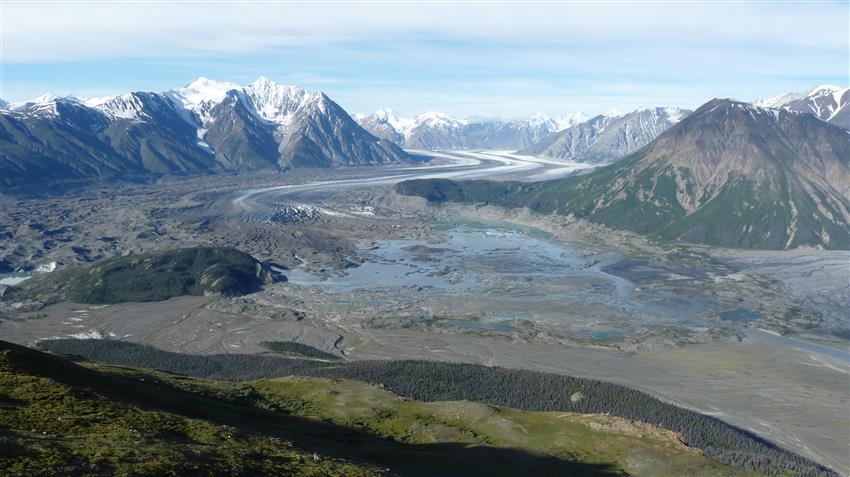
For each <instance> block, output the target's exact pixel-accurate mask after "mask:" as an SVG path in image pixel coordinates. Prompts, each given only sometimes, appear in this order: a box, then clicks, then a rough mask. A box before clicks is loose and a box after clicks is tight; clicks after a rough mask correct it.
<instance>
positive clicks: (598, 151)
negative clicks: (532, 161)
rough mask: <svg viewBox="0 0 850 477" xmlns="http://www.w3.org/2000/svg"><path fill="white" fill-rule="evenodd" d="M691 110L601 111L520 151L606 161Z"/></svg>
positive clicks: (637, 146) (635, 147) (646, 140)
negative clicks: (623, 112) (624, 112)
mask: <svg viewBox="0 0 850 477" xmlns="http://www.w3.org/2000/svg"><path fill="white" fill-rule="evenodd" d="M690 113H691V111H689V110H686V109H680V108H675V107H664V108H648V109H638V110H636V111H632V112H630V113H626V114H622V113H618V112H614V113H607V114H600V115H598V116H595V117H593V118H590V119H589V120H587V121H584V122H581V123H579V124H575V125H573V126H571V127H569V128H566V129H564V130H562V131H560V132H557V133H555V134H552V135H550V136H549V137H547V138H545V139H543V140H542V141H540V142H538V143H536V144H533V145H531V146H529V147H527V148H525V149H523V150H521V151H520V153H521V154H527V155H530V156H545V157H550V158H555V159H563V160H567V161H571V162H586V163H597V164H598V163H606V162H613V161H616V160H617V159H620V158H621V157H624V156H626V155H628V154H630V153H632V152H634V151H636V150H638V149H640V148H641V147H643V146H645V145H647V144H649V143H650V142H651V141H652V140H653V139H655V138H656V137H658V135H659V134H661V133H662V132H664V131H666V130H667V129H668V128H669V127H670V126H672V125H674V124H676V123H677V122H679V121H680V120H681V119H682V118H684V117H685V116H687V115H688V114H690Z"/></svg>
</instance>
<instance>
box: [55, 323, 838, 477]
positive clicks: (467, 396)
mask: <svg viewBox="0 0 850 477" xmlns="http://www.w3.org/2000/svg"><path fill="white" fill-rule="evenodd" d="M38 346H40V347H44V348H46V349H49V350H51V351H54V352H59V353H67V354H70V355H74V356H83V357H85V358H87V359H92V360H95V361H102V362H107V363H111V364H116V365H133V366H141V367H146V368H153V369H159V370H162V371H167V372H172V373H180V374H188V375H191V376H196V377H205V378H215V379H233V380H247V379H254V380H256V379H265V378H273V377H277V376H292V375H294V376H303V377H313V378H328V379H334V380H338V379H345V380H355V381H361V382H364V383H369V384H372V385H376V386H379V387H381V388H383V389H385V390H386V391H390V392H392V393H394V394H397V395H400V396H403V397H404V398H407V399H415V400H417V401H424V402H435V403H439V402H444V401H471V402H477V403H482V404H486V405H489V406H495V407H510V408H515V409H517V410H523V411H531V412H549V413H576V414H583V415H586V414H604V415H607V416H609V417H617V418H620V421H619V422H621V423H623V424H625V423H627V422H631V423H632V424H635V423H644V424H647V425H649V426H651V427H655V428H657V429H658V430H662V429H666V430H668V431H672V432H673V433H675V436H676V439H677V440H680V441H681V442H684V443H686V444H687V445H688V446H689V447H690V449H691V451H693V450H695V449H698V450H699V451H700V452H701V453H702V454H703V455H704V456H709V457H711V458H712V459H715V460H718V461H720V462H725V463H727V464H731V465H734V466H735V467H737V468H740V469H751V470H756V471H759V472H764V473H765V474H769V475H788V474H793V475H812V476H818V475H822V476H832V475H834V474H833V473H831V472H829V471H828V470H826V469H824V468H822V467H821V466H819V465H817V464H815V463H813V462H811V461H809V460H807V459H805V458H802V457H800V456H797V455H795V454H793V453H790V452H788V451H785V450H783V449H781V448H777V447H776V446H774V445H772V444H770V443H768V442H766V441H764V440H762V439H760V438H759V437H757V436H755V435H753V434H751V433H749V432H747V431H744V430H741V429H738V428H735V427H733V426H730V425H728V424H726V423H724V422H723V421H720V420H718V419H716V418H713V417H711V416H706V415H703V414H699V413H697V412H694V411H691V410H688V409H684V408H680V407H676V406H674V405H672V404H668V403H665V402H662V401H660V400H658V399H656V398H653V397H651V396H649V395H647V394H645V393H643V392H640V391H637V390H634V389H629V388H626V387H624V386H619V385H616V384H610V383H605V382H601V381H597V380H594V379H585V378H575V377H571V376H564V375H559V374H552V373H544V372H536V371H525V370H515V369H504V368H498V367H488V366H482V365H475V364H461V363H443V362H431V361H354V362H348V363H345V362H342V363H340V362H327V361H317V360H303V359H292V358H285V357H281V356H274V355H240V354H227V355H203V356H195V355H186V354H178V353H170V352H166V351H162V350H158V349H156V348H152V347H150V346H144V345H139V344H133V343H127V342H121V341H113V340H75V339H56V340H46V341H41V342H39V343H38ZM331 394H333V393H331ZM337 402H338V404H339V405H341V406H343V408H342V409H341V410H340V411H339V412H346V411H347V410H348V409H349V406H352V407H357V406H358V405H357V404H356V402H357V401H353V400H351V399H348V398H346V399H340V400H339V401H337ZM311 409H312V408H311ZM373 415H374V416H375V418H376V419H378V420H379V422H380V421H381V420H382V419H384V418H385V417H386V416H385V414H382V413H381V412H375V414H373ZM458 417H459V418H464V417H465V415H464V414H461V415H459V416H458ZM426 419H427V417H426ZM560 419H563V418H560ZM436 422H438V423H445V421H444V420H437V421H436ZM388 424H389V423H388ZM411 425H412V426H414V427H413V428H412V429H419V426H418V424H417V423H413V424H411ZM400 432H402V434H403V435H410V431H409V430H408V431H400ZM525 435H527V436H529V437H531V435H529V434H525ZM539 438H540V440H539V441H536V442H560V443H562V444H559V445H565V444H563V442H572V441H570V440H569V439H566V440H563V439H561V440H556V441H552V440H551V439H552V438H553V436H549V435H547V434H545V433H543V434H541V435H540V436H539ZM590 443H592V444H593V450H589V449H587V448H581V449H573V450H567V449H563V448H562V450H561V451H562V453H561V454H557V455H561V456H563V455H570V456H575V455H583V454H586V455H593V454H595V453H598V452H599V449H600V447H599V446H598V444H597V443H593V442H590ZM521 447H525V448H528V446H527V445H526V444H523V445H522V446H521ZM615 454H618V455H621V456H626V457H623V458H627V459H630V458H631V457H632V456H631V455H628V452H626V453H625V454H624V453H622V451H616V452H615ZM670 459H674V457H673V456H672V455H671V456H670V457H669V458H668V459H664V462H669V461H670ZM685 460H686V461H687V459H685ZM580 461H581V462H588V460H580ZM591 461H592V462H608V463H611V462H612V461H611V460H610V459H609V460H604V459H603V460H599V459H595V460H591ZM615 461H616V462H618V464H616V465H617V466H619V467H618V468H621V469H622V468H624V469H626V472H628V473H630V474H632V475H635V473H636V474H637V475H641V473H642V472H643V471H636V470H635V469H636V468H635V467H629V464H622V460H621V458H618V459H615ZM638 461H646V459H642V458H641V459H638ZM630 462H631V461H630ZM703 463H704V464H705V465H708V466H709V468H710V469H706V468H705V467H704V465H703V464H698V463H695V462H691V464H690V468H692V469H693V470H687V471H686V470H684V467H682V468H679V469H678V470H676V469H672V468H668V469H667V470H662V467H663V466H662V467H659V465H660V463H659V462H657V461H656V460H655V459H649V462H648V463H647V465H648V467H645V468H644V470H646V472H647V473H648V474H649V475H705V474H706V473H707V475H715V471H716V470H717V469H719V468H718V467H715V466H714V465H711V464H707V463H705V461H703ZM649 469H654V470H649ZM792 470H793V471H794V472H791V471H792ZM730 472H731V471H730ZM507 475H513V474H511V473H510V472H508V473H507ZM730 475H735V473H734V472H732V473H731V474H730Z"/></svg>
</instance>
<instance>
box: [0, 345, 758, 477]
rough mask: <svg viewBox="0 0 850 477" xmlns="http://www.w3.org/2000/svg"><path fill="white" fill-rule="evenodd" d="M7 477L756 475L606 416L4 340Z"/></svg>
mask: <svg viewBox="0 0 850 477" xmlns="http://www.w3.org/2000/svg"><path fill="white" fill-rule="evenodd" d="M0 410H2V412H0V469H4V471H3V472H4V475H10V476H32V475H56V476H59V475H62V476H65V475H92V476H95V475H122V476H123V475H126V476H131V475H132V476H148V475H149V476H162V475H175V476H177V475H210V476H212V475H246V476H248V475H252V476H253V475H287V476H319V475H339V476H371V475H433V476H452V475H457V476H461V475H463V476H467V475H473V476H474V475H482V476H484V475H486V476H491V475H571V476H572V475H574V476H595V475H599V476H625V475H694V476H755V475H760V474H756V473H754V472H747V471H741V470H738V469H735V468H733V467H730V466H727V465H724V464H720V463H718V462H716V461H714V460H712V459H710V458H708V457H706V456H704V455H702V454H701V453H700V452H699V451H697V450H695V449H693V448H689V447H687V446H685V445H684V444H683V443H682V442H681V440H680V438H679V436H678V435H676V434H674V433H672V432H669V431H666V430H663V429H660V428H658V427H655V426H649V425H645V424H641V423H636V422H632V421H628V420H625V419H621V418H617V417H613V416H606V415H582V414H575V413H563V412H528V411H521V410H517V409H511V408H507V407H502V406H492V405H487V404H479V403H472V402H458V401H454V402H435V403H424V402H420V401H414V400H409V399H404V398H402V397H400V396H398V395H396V394H394V393H392V392H390V391H388V390H386V389H382V388H380V387H378V386H374V385H370V384H367V383H363V382H357V381H351V380H341V379H328V378H307V377H292V376H290V377H281V378H272V379H261V380H255V381H245V382H229V381H210V380H203V379H197V378H189V377H184V376H179V375H174V374H169V373H163V372H157V371H150V370H141V369H135V368H126V367H118V366H112V365H105V364H100V363H95V362H81V363H74V362H71V361H68V360H66V359H64V358H61V357H58V356H55V355H51V354H47V353H44V352H40V351H36V350H32V349H29V348H24V347H21V346H17V345H13V344H10V343H6V342H2V341H0Z"/></svg>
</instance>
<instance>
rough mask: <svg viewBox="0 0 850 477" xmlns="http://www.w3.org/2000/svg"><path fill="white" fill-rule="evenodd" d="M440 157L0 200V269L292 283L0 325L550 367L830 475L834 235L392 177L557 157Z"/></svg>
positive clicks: (468, 174) (457, 173)
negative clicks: (766, 248) (148, 258)
mask: <svg viewBox="0 0 850 477" xmlns="http://www.w3.org/2000/svg"><path fill="white" fill-rule="evenodd" d="M443 156H444V157H443V159H442V160H443V161H445V163H444V164H442V165H441V164H435V165H434V166H431V167H430V168H428V169H420V170H415V169H409V168H397V169H352V170H348V171H344V172H335V173H331V172H316V171H298V172H296V173H294V174H291V175H282V176H268V175H262V174H255V175H246V176H236V177H213V178H197V179H192V180H186V181H180V182H167V183H163V184H158V185H152V186H135V187H131V188H128V189H126V190H118V189H113V190H110V189H105V190H98V191H94V192H92V191H84V192H81V193H78V194H74V195H72V196H69V197H63V198H50V199H45V200H17V199H11V198H0V206H2V207H0V224H4V225H2V226H0V234H3V236H4V237H6V238H7V239H4V240H2V241H0V260H2V262H0V266H3V265H6V266H7V267H10V268H16V267H20V266H36V265H39V264H49V263H50V262H53V261H56V262H58V263H59V266H60V267H63V266H70V265H72V264H74V263H79V262H85V261H89V260H94V259H98V258H105V257H109V256H114V255H117V254H122V253H127V252H139V251H143V250H150V249H162V248H174V247H181V246H188V245H228V246H234V247H237V248H239V249H240V250H243V251H246V252H250V253H252V254H253V255H254V256H255V257H257V258H259V259H262V260H267V261H271V262H273V263H275V264H276V265H277V266H278V267H280V268H281V269H284V270H285V273H286V274H287V275H288V276H289V278H290V281H289V282H287V283H279V284H275V285H272V286H270V287H267V289H266V290H264V291H262V292H260V293H256V294H252V295H249V296H246V297H243V298H233V299H224V298H212V297H183V298H175V299H171V300H168V301H165V302H156V303H130V304H118V305H110V306H91V305H75V304H68V303H61V304H57V305H52V306H49V307H46V308H43V309H41V310H37V311H31V312H26V311H24V310H20V311H15V310H9V309H8V308H7V309H5V310H3V311H2V315H0V336H2V337H3V339H6V340H10V341H13V342H17V343H22V344H31V343H33V342H35V341H38V340H39V339H44V338H51V337H68V336H76V337H89V338H105V337H111V338H116V339H122V340H127V341H133V342H140V343H147V344H152V345H154V346H157V347H159V348H162V349H166V350H171V351H178V352H185V353H201V354H206V353H256V352H262V351H264V349H263V348H261V347H260V345H259V343H260V342H262V341H268V340H269V339H271V338H274V339H275V340H281V341H284V340H291V341H297V342H301V343H305V344H309V345H312V346H315V347H317V348H320V349H323V350H325V351H328V352H331V353H335V354H339V355H344V356H346V357H347V358H349V359H367V358H382V359H384V358H389V359H397V358H417V359H419V358H422V359H440V360H449V361H467V362H475V363H484V364H493V365H499V366H505V367H512V368H526V369H537V370H547V371H557V372H561V373H565V374H570V375H576V376H586V377H593V378H597V379H601V380H606V381H612V382H617V383H621V384H625V385H628V386H630V387H635V388H638V389H641V390H644V391H647V392H649V393H651V394H653V395H655V396H658V397H661V398H663V399H666V400H669V401H671V402H675V403H678V404H681V405H684V406H687V407H690V408H693V409H697V410H700V411H702V412H705V413H709V414H712V415H716V416H717V417H719V418H721V419H723V420H725V421H728V422H730V423H732V424H734V425H737V426H740V427H743V428H747V429H751V430H753V431H754V432H756V433H757V434H759V435H762V436H764V437H766V438H768V439H770V440H772V441H774V442H777V443H779V444H781V445H783V446H784V447H787V448H789V449H792V450H794V451H796V452H799V453H801V454H804V455H807V456H810V457H812V458H814V459H815V460H818V461H819V462H822V463H825V464H828V465H830V466H832V467H833V468H835V469H837V470H839V471H841V472H843V473H850V462H848V461H847V456H848V455H850V439H848V436H847V429H848V428H850V396H848V379H850V378H848V376H850V375H848V373H850V363H848V359H847V336H846V332H847V316H846V314H844V315H842V311H845V312H846V310H847V309H850V297H848V296H847V290H846V288H844V287H842V279H845V281H844V283H845V284H846V283H847V281H846V278H847V277H846V274H847V273H850V272H848V271H847V268H846V263H847V260H848V259H850V254H848V252H828V251H817V250H796V251H789V252H745V251H730V250H712V249H708V248H706V247H697V246H685V245H680V244H664V243H655V242H649V241H646V240H644V239H642V238H640V237H636V236H634V235H631V234H627V233H621V232H614V231H610V230H605V229H601V228H599V227H595V226H592V225H589V224H583V223H574V222H568V221H563V220H556V219H553V218H548V217H537V216H531V215H528V214H524V213H523V212H521V211H520V212H512V213H510V214H508V213H505V212H504V211H501V210H497V209H493V208H489V207H459V206H458V207H455V206H446V207H441V208H433V207H430V206H427V205H426V204H424V202H423V201H420V200H418V199H411V198H407V197H400V196H398V195H396V194H394V193H393V192H392V191H391V185H392V184H393V183H395V182H398V181H400V180H404V179H407V178H412V177H435V176H437V177H452V178H473V177H474V178H483V177H492V178H497V179H498V178H512V179H523V178H527V179H539V178H540V177H541V175H543V176H545V177H549V176H557V175H559V174H565V173H570V172H572V170H571V169H569V167H566V166H559V165H557V164H550V163H547V162H545V161H539V160H530V159H528V158H522V157H516V156H511V155H508V154H504V153H499V154H493V153H446V154H444V155H443ZM800 277H806V278H805V279H801V278H800ZM776 333H782V334H788V335H790V336H792V338H793V339H796V340H798V341H793V340H788V339H785V338H778V337H776V336H775V334H776Z"/></svg>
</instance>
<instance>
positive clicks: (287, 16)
mask: <svg viewBox="0 0 850 477" xmlns="http://www.w3.org/2000/svg"><path fill="white" fill-rule="evenodd" d="M848 7H850V0H843V1H837V0H836V1H832V0H827V1H805V2H804V1H800V2H788V1H773V2H743V1H723V0H720V1H701V2H694V1H687V2H683V1H666V0H662V1H655V2H631V1H607V2H606V1H601V2H600V1H571V2H557V1H551V0H549V1H539V2H534V1H515V2H511V1H498V0H497V1H486V2H484V1H477V0H470V1H440V0H438V1H418V2H415V1H385V0H375V1H372V2H346V1H321V0H320V1H311V2H292V1H272V0H265V1H254V2H251V1H230V2H224V1H218V2H195V1H178V2H166V1H160V0H152V1H138V0H136V1H123V2H122V1H109V2H105V1H98V0H89V1H64V0H52V1H42V2H40V1H37V0H36V1H33V0H26V1H15V0H0V27H2V31H0V40H2V42H1V43H2V44H0V65H2V72H0V98H2V99H4V100H7V101H21V100H25V99H29V98H33V97H35V96H38V95H40V94H42V93H45V92H48V91H49V92H52V93H54V94H57V95H75V96H79V97H86V96H103V95H108V94H117V93H121V92H126V91H131V90H132V91H139V90H141V91H162V90H167V89H171V88H175V87H179V86H183V85H185V84H188V83H190V82H191V81H193V80H194V79H195V78H197V77H199V76H205V77H208V78H212V79H215V80H221V81H232V82H236V83H241V84H246V83H249V82H251V81H253V80H254V79H256V78H257V77H259V76H261V75H262V76H266V77H269V78H271V79H273V80H275V81H278V82H281V83H295V84H299V85H301V86H303V87H305V88H307V89H310V90H322V91H324V92H325V93H326V94H327V95H328V96H330V97H331V98H332V99H334V100H335V101H336V102H337V103H339V104H340V105H342V106H343V107H344V108H345V109H346V110H348V111H349V112H350V113H369V112H372V111H374V110H376V109H378V108H383V107H389V108H392V109H395V110H396V111H398V112H399V113H401V114H402V115H406V116H410V115H415V114H419V113H422V112H425V111H440V112H444V113H447V114H451V115H454V116H459V117H469V116H486V117H505V118H508V117H520V116H525V115H528V114H531V113H535V112H543V113H545V114H548V115H550V116H560V115H565V114H569V113H571V112H574V111H582V112H584V113H586V114H596V113H601V112H604V111H607V110H609V109H617V110H620V111H629V110H632V109H636V108H640V107H650V106H662V105H670V106H680V107H687V108H694V107H697V106H699V105H700V104H702V103H704V102H706V101H708V100H709V99H711V98H714V97H730V98H736V99H741V100H753V99H759V98H764V97H770V96H775V95H778V94H781V93H784V92H788V91H802V90H805V89H808V88H810V87H812V86H815V85H818V84H837V85H843V86H848V84H850V78H848V74H850V73H848V71H850V46H848V44H850V31H848V29H850V26H848V23H849V22H848V18H850V16H849V15H850V13H848Z"/></svg>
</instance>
